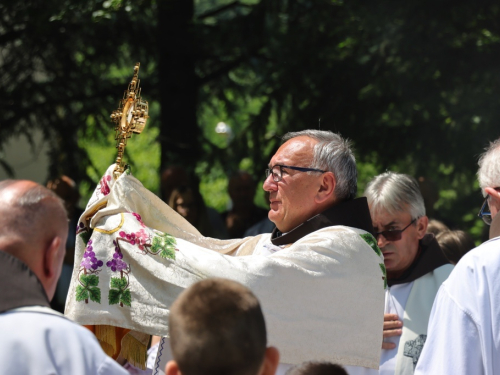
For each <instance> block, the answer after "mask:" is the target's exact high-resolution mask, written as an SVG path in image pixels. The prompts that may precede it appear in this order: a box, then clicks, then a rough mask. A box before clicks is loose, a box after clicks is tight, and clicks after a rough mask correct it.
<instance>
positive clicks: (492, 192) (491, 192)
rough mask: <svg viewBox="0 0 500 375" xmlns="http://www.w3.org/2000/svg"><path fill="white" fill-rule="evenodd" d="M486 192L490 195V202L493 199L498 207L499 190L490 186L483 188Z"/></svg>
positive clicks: (499, 202)
mask: <svg viewBox="0 0 500 375" xmlns="http://www.w3.org/2000/svg"><path fill="white" fill-rule="evenodd" d="M484 191H485V193H486V194H488V195H489V196H490V203H491V201H492V200H493V202H494V204H495V205H496V206H497V207H500V192H498V191H496V190H495V189H493V188H491V187H487V188H484Z"/></svg>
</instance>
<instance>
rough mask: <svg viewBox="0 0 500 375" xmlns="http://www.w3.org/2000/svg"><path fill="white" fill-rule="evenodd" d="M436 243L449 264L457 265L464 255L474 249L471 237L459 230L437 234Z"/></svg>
mask: <svg viewBox="0 0 500 375" xmlns="http://www.w3.org/2000/svg"><path fill="white" fill-rule="evenodd" d="M436 241H437V242H438V244H439V247H441V250H442V251H443V253H444V256H445V257H446V259H448V260H449V261H450V263H451V264H457V263H458V261H459V260H460V259H461V258H462V257H463V256H464V255H465V254H466V253H468V252H469V251H470V250H472V249H473V248H474V247H476V245H475V244H474V240H473V239H472V237H471V236H470V235H469V234H468V233H466V232H464V231H461V230H452V231H448V232H442V233H439V234H438V235H437V236H436Z"/></svg>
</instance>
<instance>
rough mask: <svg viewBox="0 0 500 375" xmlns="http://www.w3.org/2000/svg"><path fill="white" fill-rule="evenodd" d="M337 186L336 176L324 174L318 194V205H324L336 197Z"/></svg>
mask: <svg viewBox="0 0 500 375" xmlns="http://www.w3.org/2000/svg"><path fill="white" fill-rule="evenodd" d="M336 186H337V180H336V178H335V175H334V174H333V173H332V172H325V173H323V174H322V175H321V180H320V185H319V189H318V192H317V194H316V203H323V202H326V201H328V200H330V199H332V197H335V194H334V191H335V187H336Z"/></svg>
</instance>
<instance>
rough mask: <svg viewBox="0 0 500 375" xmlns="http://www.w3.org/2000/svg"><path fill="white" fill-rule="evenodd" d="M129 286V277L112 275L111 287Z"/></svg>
mask: <svg viewBox="0 0 500 375" xmlns="http://www.w3.org/2000/svg"><path fill="white" fill-rule="evenodd" d="M126 286H127V279H126V278H125V277H122V278H120V277H112V278H111V288H115V289H119V290H123V289H125V287H126Z"/></svg>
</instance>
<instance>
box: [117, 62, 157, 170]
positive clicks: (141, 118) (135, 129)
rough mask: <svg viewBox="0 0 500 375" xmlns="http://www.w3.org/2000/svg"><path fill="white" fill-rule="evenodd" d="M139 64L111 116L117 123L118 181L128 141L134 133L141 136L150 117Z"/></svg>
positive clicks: (136, 65) (123, 168) (122, 168)
mask: <svg viewBox="0 0 500 375" xmlns="http://www.w3.org/2000/svg"><path fill="white" fill-rule="evenodd" d="M140 65H141V64H140V63H137V64H135V67H134V76H133V77H132V81H130V83H129V85H128V89H127V90H125V93H124V94H123V99H121V100H120V104H119V106H118V109H117V110H115V111H113V113H112V114H111V121H113V122H114V123H115V131H116V135H115V140H116V148H117V149H118V156H117V157H116V167H115V170H114V172H113V177H114V178H115V179H117V178H118V177H119V176H120V175H121V174H122V173H123V171H124V170H125V166H124V164H123V153H124V151H125V147H126V146H127V139H128V138H130V137H131V136H132V133H136V134H140V133H141V132H142V131H143V130H144V127H145V126H146V122H147V120H148V118H149V116H148V108H149V106H148V102H147V101H145V100H142V98H141V89H140V87H139V84H140V80H139V66H140Z"/></svg>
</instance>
